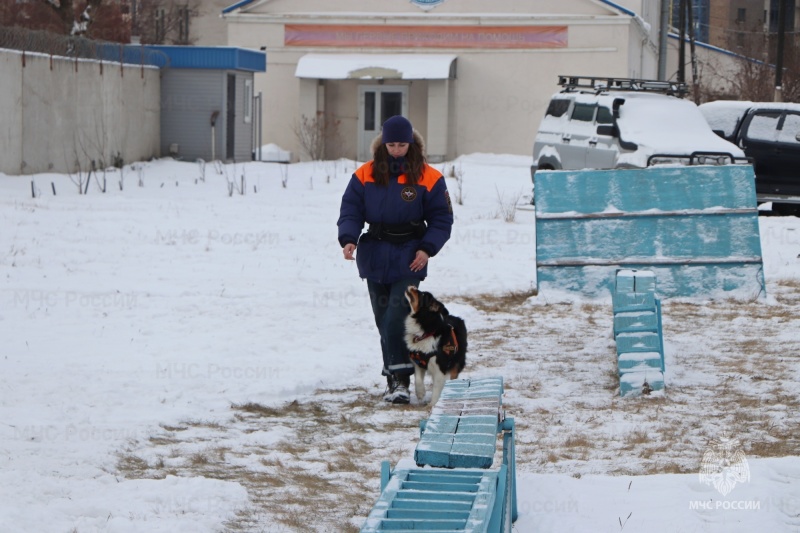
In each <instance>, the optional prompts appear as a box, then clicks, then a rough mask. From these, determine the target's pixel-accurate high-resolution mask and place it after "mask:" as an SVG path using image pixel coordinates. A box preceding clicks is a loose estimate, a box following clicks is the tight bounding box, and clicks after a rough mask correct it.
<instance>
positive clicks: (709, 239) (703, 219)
mask: <svg viewBox="0 0 800 533" xmlns="http://www.w3.org/2000/svg"><path fill="white" fill-rule="evenodd" d="M535 194H536V274H537V285H538V289H539V292H540V293H547V292H548V291H550V290H559V291H568V292H577V293H580V294H582V295H585V296H592V297H596V296H601V295H604V294H606V295H607V294H608V293H609V291H612V292H613V288H614V276H615V272H616V271H617V270H618V269H620V268H630V269H643V270H650V271H652V272H653V273H654V275H655V276H656V277H657V278H658V280H659V294H660V295H661V296H662V297H664V298H672V297H691V298H715V297H738V298H748V299H755V298H758V297H762V298H763V297H765V296H766V289H765V285H764V269H763V263H762V257H761V240H760V235H759V229H758V210H757V203H756V195H755V176H754V174H753V168H752V166H750V165H726V166H692V167H677V166H676V167H650V168H645V169H624V170H580V171H537V172H536V175H535Z"/></svg>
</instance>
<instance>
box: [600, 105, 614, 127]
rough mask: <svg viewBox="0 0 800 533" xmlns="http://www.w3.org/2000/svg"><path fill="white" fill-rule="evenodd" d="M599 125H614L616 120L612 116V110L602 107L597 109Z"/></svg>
mask: <svg viewBox="0 0 800 533" xmlns="http://www.w3.org/2000/svg"><path fill="white" fill-rule="evenodd" d="M597 123H598V124H613V123H614V118H613V117H612V115H611V110H610V109H609V108H607V107H603V106H600V107H598V108H597Z"/></svg>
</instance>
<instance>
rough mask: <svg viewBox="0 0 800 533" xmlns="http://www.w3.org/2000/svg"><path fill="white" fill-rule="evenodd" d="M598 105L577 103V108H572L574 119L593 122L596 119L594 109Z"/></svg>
mask: <svg viewBox="0 0 800 533" xmlns="http://www.w3.org/2000/svg"><path fill="white" fill-rule="evenodd" d="M595 109H597V106H595V105H594V104H578V103H576V104H575V109H573V110H572V117H571V118H572V120H580V121H581V122H592V121H593V120H594V110H595Z"/></svg>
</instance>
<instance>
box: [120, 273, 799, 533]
mask: <svg viewBox="0 0 800 533" xmlns="http://www.w3.org/2000/svg"><path fill="white" fill-rule="evenodd" d="M771 291H772V292H771V294H772V295H774V297H775V300H777V303H773V304H771V305H764V304H761V303H752V302H746V303H730V302H719V303H706V304H702V305H695V304H691V303H686V302H664V303H663V314H664V338H665V340H666V341H667V343H668V345H669V349H670V351H671V356H670V357H668V362H667V365H668V368H667V378H668V380H667V389H666V391H665V392H664V393H662V394H658V395H651V396H649V397H641V398H620V397H619V389H618V387H619V376H618V374H617V368H616V360H615V347H614V341H613V338H611V336H610V329H611V310H610V308H608V309H606V308H605V307H606V306H604V305H602V304H595V303H582V304H580V305H568V304H554V305H546V306H529V305H524V304H525V302H526V301H527V300H528V299H529V298H530V297H531V296H533V293H532V292H521V293H514V294H508V295H485V296H480V297H474V298H473V297H471V298H464V299H463V300H462V301H464V302H466V303H467V304H469V305H472V306H474V307H475V308H477V309H478V310H479V311H481V312H482V313H485V314H486V315H489V316H491V315H495V314H496V315H498V316H499V317H500V316H501V317H502V318H501V319H500V318H499V319H498V320H496V321H494V322H496V323H497V324H499V325H497V326H495V327H492V328H491V329H488V330H477V329H473V330H470V355H469V356H468V368H467V374H466V376H467V377H468V376H469V375H470V374H471V373H481V374H483V375H485V374H487V373H496V374H500V375H503V376H504V378H505V389H506V394H505V397H504V400H503V403H504V408H505V409H506V410H507V412H508V414H509V416H513V417H514V418H515V422H516V436H517V438H516V452H517V465H518V470H520V471H528V472H536V473H563V474H565V475H570V476H574V477H578V478H579V477H581V476H582V475H584V474H610V475H643V474H664V473H697V472H698V469H699V465H700V460H701V459H702V455H703V453H704V451H705V450H706V448H707V446H708V444H709V442H710V441H711V440H713V439H716V438H718V437H719V436H720V435H723V434H734V435H735V436H736V437H737V438H739V440H740V441H741V442H742V445H743V448H744V450H745V453H746V454H747V456H748V457H783V456H788V455H796V454H797V450H798V449H800V433H798V432H797V431H796V428H797V427H798V426H800V398H798V397H796V394H795V392H796V387H797V386H796V384H795V379H796V377H797V376H798V371H797V368H798V367H800V343H798V342H796V341H785V340H784V341H780V342H778V341H775V340H770V339H781V338H783V339H786V338H788V337H789V336H786V335H784V336H783V337H781V334H782V333H785V332H786V331H797V330H798V329H800V312H799V311H800V282H797V281H791V282H786V283H781V284H780V285H779V286H778V287H776V288H775V289H771ZM379 392H380V391H377V390H368V389H364V388H352V389H326V390H319V391H316V392H315V393H314V395H313V396H312V397H308V398H303V399H298V400H296V401H292V402H288V403H285V404H282V405H262V404H259V403H255V402H248V403H243V404H234V405H231V412H230V415H229V417H228V418H226V419H223V420H212V421H186V422H182V423H180V424H174V423H173V424H170V425H166V424H165V425H163V426H162V427H161V430H160V431H159V432H156V433H155V434H154V435H152V436H151V437H150V438H149V439H146V440H143V441H142V442H137V443H132V444H131V446H130V447H129V449H127V450H125V451H124V452H121V453H120V457H119V461H118V464H117V470H118V472H119V473H121V474H123V475H125V476H126V477H129V478H156V479H158V478H163V477H164V476H166V475H176V476H205V477H209V478H215V479H225V480H230V481H236V482H239V483H241V484H242V485H243V486H245V487H246V488H247V490H248V493H249V496H250V507H249V508H247V509H244V510H242V511H241V512H240V513H239V514H238V515H237V516H236V518H235V519H232V520H231V521H230V522H228V523H227V524H226V525H225V527H226V531H230V532H235V531H248V532H249V531H255V532H258V531H287V532H295V531H302V532H308V531H325V532H327V531H343V532H349V531H352V532H355V531H358V527H354V526H353V524H352V523H351V517H353V516H366V514H367V513H368V512H369V510H370V509H371V507H372V505H373V504H374V501H375V499H376V498H377V496H378V491H379V476H380V474H379V473H380V463H381V461H383V460H388V461H389V462H390V463H391V464H396V463H397V461H398V460H399V459H403V458H409V457H411V456H412V454H413V449H414V446H415V445H416V442H417V439H418V434H419V433H418V431H419V430H418V422H419V420H420V419H421V418H425V416H426V414H427V410H426V409H425V408H421V407H419V406H414V405H412V406H408V407H398V406H388V405H386V404H384V403H383V402H382V401H381V399H380V394H379ZM272 428H279V429H278V431H280V432H281V435H282V437H281V438H280V439H279V441H278V442H276V443H274V444H270V445H265V444H259V443H258V441H257V440H255V441H254V440H242V438H241V436H242V435H257V434H258V433H259V432H268V431H270V430H271V429H272ZM145 457H146V458H149V459H145ZM154 457H155V458H154ZM307 517H312V520H311V521H312V524H308V523H307ZM264 524H270V525H269V527H265V526H264Z"/></svg>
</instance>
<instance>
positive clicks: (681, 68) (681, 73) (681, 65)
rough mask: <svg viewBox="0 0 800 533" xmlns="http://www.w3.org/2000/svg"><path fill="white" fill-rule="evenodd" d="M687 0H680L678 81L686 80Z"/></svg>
mask: <svg viewBox="0 0 800 533" xmlns="http://www.w3.org/2000/svg"><path fill="white" fill-rule="evenodd" d="M685 34H686V0H679V7H678V83H684V82H685V81H686V43H685V42H684V40H683V36H684V35H685Z"/></svg>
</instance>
